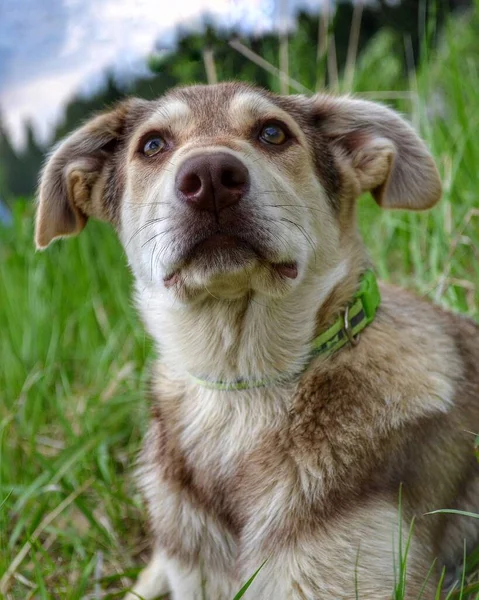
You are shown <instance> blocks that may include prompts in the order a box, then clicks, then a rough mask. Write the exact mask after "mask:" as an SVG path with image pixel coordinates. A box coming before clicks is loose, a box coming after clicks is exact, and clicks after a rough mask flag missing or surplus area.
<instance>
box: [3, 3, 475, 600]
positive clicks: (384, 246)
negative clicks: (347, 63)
mask: <svg viewBox="0 0 479 600" xmlns="http://www.w3.org/2000/svg"><path fill="white" fill-rule="evenodd" d="M478 20H479V19H478V17H477V12H476V14H474V15H472V16H471V15H469V16H467V17H463V18H461V19H457V20H455V21H451V22H450V24H449V26H448V30H447V32H446V33H445V39H444V41H443V44H442V45H441V46H440V48H439V50H438V51H437V53H436V54H434V55H431V56H426V57H425V59H424V63H423V65H422V67H421V68H420V69H419V70H418V72H417V74H416V75H415V77H414V78H411V79H410V81H409V82H407V86H406V83H405V82H404V87H405V89H406V87H407V90H408V91H409V92H410V94H409V95H408V96H407V99H406V100H404V99H400V100H397V102H395V103H396V106H397V107H398V108H400V109H402V110H403V111H405V112H408V113H409V114H410V116H411V117H412V119H413V121H415V122H418V123H419V124H420V126H421V130H422V133H423V135H424V137H425V138H426V139H427V141H428V143H429V146H430V147H431V149H432V151H433V154H434V155H435V156H436V157H437V161H438V165H439V168H440V171H441V175H442V178H443V181H444V183H445V185H444V199H443V201H442V202H441V203H440V204H439V205H438V206H437V207H436V208H435V209H433V210H432V211H430V212H429V213H427V214H407V213H402V212H395V213H385V212H381V211H380V209H378V208H377V207H376V205H375V204H374V202H373V201H372V200H370V199H363V200H362V201H361V206H360V227H361V231H362V233H363V236H364V238H365V241H366V243H367V245H368V247H369V249H370V251H371V255H372V257H373V259H374V261H375V263H376V265H377V268H378V271H379V274H380V275H381V277H383V278H385V279H389V280H393V281H396V282H398V283H400V284H402V285H405V286H407V287H409V288H412V289H415V290H417V291H418V292H419V293H420V294H423V295H428V296H430V297H431V298H433V299H434V300H435V301H436V302H438V303H440V304H442V305H444V306H446V307H448V308H451V309H453V310H456V311H461V312H465V313H468V314H470V315H472V316H473V317H475V318H476V319H477V318H478V317H479V285H478V281H479V189H478V178H477V169H478V165H479V113H478V111H477V97H476V96H477V90H478V89H479V69H478V67H477V64H479V62H478V60H477V59H478V57H479V42H477V34H476V32H477V31H478V28H479V23H478ZM387 44H388V40H387V35H386V34H381V36H379V37H378V39H377V40H373V42H372V44H371V47H370V49H368V51H367V52H366V54H365V55H363V57H361V59H360V60H359V62H358V63H357V65H356V71H355V73H354V82H355V83H354V84H353V85H354V89H355V90H357V91H359V92H364V91H368V90H369V91H370V90H375V91H379V92H381V91H384V89H383V88H381V87H380V86H381V82H382V79H381V77H380V76H379V75H378V73H379V74H380V73H381V69H383V70H384V74H385V77H384V81H385V82H387V85H389V84H390V78H389V79H388V77H387V75H388V73H389V71H388V68H389V67H388V64H389V63H388V60H389V61H392V60H393V57H392V56H389V55H388V54H387ZM384 57H386V58H385V59H384V60H385V63H384V64H383V63H382V62H381V60H380V59H383V58H384ZM391 68H392V67H391ZM294 75H295V74H294V73H292V76H294ZM32 217H33V210H32V205H31V203H28V202H27V203H21V202H19V203H18V204H17V206H16V210H15V218H14V225H13V227H12V228H9V229H6V230H2V231H0V332H1V333H0V356H1V359H2V360H1V362H0V582H1V583H0V590H2V591H0V598H1V597H2V593H3V596H4V597H5V598H6V599H7V600H16V599H28V598H41V599H49V598H61V599H65V600H74V599H80V598H100V597H102V598H116V597H121V590H122V589H124V588H125V587H126V586H128V585H130V584H131V581H132V579H134V577H135V576H136V574H137V572H138V570H139V567H140V565H141V564H142V559H143V558H144V556H146V554H147V551H148V542H147V535H146V533H145V531H143V529H142V524H143V523H144V522H145V520H144V516H145V515H144V510H143V507H142V504H141V499H140V498H139V496H138V494H137V492H136V490H135V487H134V484H133V482H132V478H131V477H130V474H131V468H132V464H133V462H134V457H135V455H136V453H137V450H138V448H139V444H140V441H141V439H142V434H143V432H144V430H145V424H146V420H147V412H148V409H147V406H146V403H145V398H144V395H143V389H144V385H145V380H146V378H147V376H148V375H147V373H148V363H149V361H150V360H151V357H152V348H151V343H150V341H149V339H148V338H147V336H146V335H145V333H144V331H143V328H142V326H141V324H140V323H139V320H138V318H137V316H136V314H135V311H134V309H133V307H132V305H131V301H130V295H129V290H130V284H131V277H130V275H129V273H128V270H127V268H126V263H125V259H124V255H123V252H122V251H121V249H120V246H119V244H118V242H117V241H116V239H115V238H114V235H113V233H112V232H111V231H110V230H109V229H108V227H106V226H104V225H102V224H99V223H90V224H89V225H88V227H87V229H86V231H85V232H84V233H83V234H82V235H81V236H80V237H79V238H77V239H74V240H71V241H68V242H62V243H60V244H56V245H54V246H53V247H52V248H50V249H49V250H48V251H47V252H45V253H42V254H39V253H35V251H34V249H33V245H32ZM26 324H28V326H26ZM476 433H477V432H476ZM438 508H448V507H438ZM407 547H408V544H407V543H405V549H406V550H407ZM406 550H405V551H406ZM476 554H477V553H476ZM400 556H402V554H400ZM400 563H401V565H403V571H404V568H405V561H404V560H403V558H401V560H400ZM476 566H477V565H476ZM466 575H467V576H468V577H469V575H470V573H469V572H468V573H466ZM7 576H8V577H7ZM7 580H8V585H7ZM467 585H468V583H467V580H466V581H465V582H464V588H465V589H466V591H463V592H461V593H460V594H459V593H458V594H459V595H457V596H456V597H457V598H464V599H466V598H476V600H477V599H478V598H479V591H478V590H477V588H475V589H474V588H473V587H470V588H469V591H470V593H468V592H467V589H468V587H467ZM405 588H407V577H406V579H405V574H404V572H402V575H401V577H400V580H399V582H398V586H397V589H396V591H395V592H394V598H395V600H401V599H402V598H404V597H405V592H404V589H405ZM471 590H472V591H471ZM474 594H476V595H474ZM238 597H239V596H238ZM425 600H429V599H425Z"/></svg>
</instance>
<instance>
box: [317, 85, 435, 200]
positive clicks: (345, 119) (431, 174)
mask: <svg viewBox="0 0 479 600" xmlns="http://www.w3.org/2000/svg"><path fill="white" fill-rule="evenodd" d="M312 102H313V112H314V118H315V126H316V128H317V129H318V130H319V131H320V133H321V136H322V137H325V138H326V140H327V141H328V142H329V145H330V147H331V150H332V151H333V154H334V155H335V157H336V160H338V161H339V162H340V164H341V165H343V166H345V167H346V169H347V171H348V172H349V173H350V174H351V175H352V177H353V180H354V181H353V185H354V191H355V193H356V194H357V195H359V194H361V193H363V192H367V191H369V192H371V194H372V195H373V197H374V199H375V200H376V202H377V203H378V204H379V205H380V206H382V207H384V208H408V209H411V210H423V209H426V208H430V207H431V206H433V205H434V204H435V203H436V202H437V201H438V200H439V198H440V197H441V181H440V179H439V174H438V172H437V169H436V165H435V164H434V161H433V159H432V157H431V155H430V153H429V152H428V150H427V148H426V146H425V144H424V142H423V141H422V140H421V139H420V138H419V137H418V135H417V134H416V132H415V131H414V130H413V128H412V127H411V126H410V125H409V124H408V123H406V121H404V120H403V119H402V118H401V117H400V116H399V115H398V114H397V113H396V112H394V111H393V110H391V109H389V108H386V107H385V106H382V105H381V104H376V103H374V102H367V101H364V100H355V99H352V98H348V97H345V98H333V97H329V96H315V97H313V98H312Z"/></svg>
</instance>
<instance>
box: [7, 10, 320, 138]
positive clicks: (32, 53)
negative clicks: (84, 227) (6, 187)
mask: <svg viewBox="0 0 479 600" xmlns="http://www.w3.org/2000/svg"><path fill="white" fill-rule="evenodd" d="M299 4H301V5H303V6H308V7H309V8H314V7H316V8H317V7H318V5H319V4H320V0H295V1H290V3H289V9H290V11H292V10H293V9H294V8H296V7H297V5H299ZM0 6H1V9H0V10H1V14H0V107H1V109H2V114H3V117H4V119H5V121H6V123H7V127H9V129H10V131H11V132H12V134H13V136H14V139H15V141H16V142H17V143H18V142H20V141H21V137H22V131H23V125H22V124H23V122H24V121H25V120H26V119H30V120H32V121H33V122H34V125H35V128H36V130H37V131H38V133H39V134H40V135H41V137H42V139H46V136H47V133H48V131H50V129H51V127H52V125H53V124H54V123H55V121H56V120H57V119H58V117H59V115H60V112H61V110H62V108H63V106H64V105H65V103H66V102H67V101H68V99H69V98H70V97H71V96H72V95H73V94H75V93H77V92H78V91H88V89H89V88H90V89H91V88H92V86H94V85H95V84H98V81H99V80H100V78H101V77H102V74H103V73H104V72H105V70H106V69H107V68H109V67H112V68H115V70H117V71H119V72H125V71H126V72H130V73H132V74H135V73H138V72H139V71H140V70H141V69H144V64H145V61H144V57H146V56H147V55H148V54H149V53H150V52H151V51H152V50H153V49H154V47H155V43H156V42H158V41H159V43H160V44H161V45H165V46H170V45H171V44H172V43H173V41H174V32H175V29H176V27H177V26H178V25H179V24H182V25H185V24H188V25H189V26H195V25H199V24H200V23H201V16H202V15H203V14H205V13H208V14H209V15H211V16H212V17H213V18H214V19H215V21H217V22H220V23H222V24H224V25H226V26H227V27H240V28H241V29H243V30H246V31H253V32H254V31H256V32H259V31H260V30H264V29H270V28H272V27H273V26H274V25H275V24H276V23H277V21H278V4H277V2H276V0H41V1H40V0H21V1H19V0H1V3H0Z"/></svg>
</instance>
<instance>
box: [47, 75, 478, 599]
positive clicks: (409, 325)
mask: <svg viewBox="0 0 479 600" xmlns="http://www.w3.org/2000/svg"><path fill="white" fill-rule="evenodd" d="M366 191H369V192H371V193H372V194H373V196H374V198H375V199H376V201H377V202H378V203H379V204H380V205H381V206H383V207H384V208H409V209H412V210H420V209H426V208H429V207H431V206H433V205H434V204H435V203H436V202H437V201H438V199H439V197H440V191H441V190H440V181H439V177H438V174H437V171H436V168H435V166H434V163H433V160H432V159H431V156H430V155H429V153H428V152H427V150H426V148H425V147H424V145H423V143H422V142H421V141H420V140H419V138H418V137H417V136H416V134H415V133H414V132H413V130H412V129H411V128H410V127H409V126H408V125H407V124H406V123H405V122H404V121H403V120H402V119H401V118H400V117H398V115H396V114H395V113H394V112H392V111H391V110H389V109H387V108H385V107H383V106H379V105H376V104H373V103H370V102H363V101H359V100H354V99H351V98H333V97H330V96H324V95H319V96H315V97H313V98H305V97H301V96H293V97H279V96H275V95H272V94H269V93H267V92H264V91H262V90H258V89H255V88H252V87H249V86H246V85H243V84H223V85H217V86H198V87H191V88H183V89H177V90H174V91H172V92H171V93H169V94H168V95H167V96H165V97H163V98H160V99H159V100H158V101H155V102H146V101H142V100H136V99H131V100H128V101H125V102H123V103H121V104H119V105H118V106H117V107H116V108H115V109H114V110H112V111H111V112H108V113H106V114H103V115H100V116H98V117H96V118H94V119H93V120H92V121H90V122H89V123H87V124H86V125H85V126H84V127H82V128H81V129H79V130H78V131H76V132H75V133H73V134H72V135H71V136H70V137H69V138H68V139H66V140H65V141H64V142H63V143H62V144H61V145H60V146H59V147H58V148H57V149H56V150H55V152H54V153H53V155H52V156H51V158H50V160H49V161H48V164H47V165H46V168H45V171H44V173H43V177H42V182H41V187H40V201H39V208H38V215H37V226H36V242H37V245H38V247H40V248H43V247H45V246H47V245H48V244H49V243H50V242H51V241H52V240H53V239H54V238H56V237H59V236H66V235H72V234H76V233H78V232H80V231H81V229H83V227H84V226H85V223H86V220H87V218H88V217H89V216H94V217H98V218H100V219H104V220H107V221H109V222H111V223H112V224H113V225H114V227H115V228H116V229H117V231H118V234H119V236H120V238H121V240H122V242H123V244H124V247H125V251H126V253H127V256H128V259H129V262H130V265H131V268H132V270H133V272H134V275H135V279H136V298H137V303H138V306H139V309H140V311H141V313H142V315H143V318H144V321H145V323H146V326H147V328H148V330H149V332H150V333H151V335H152V337H153V338H154V340H155V342H156V343H157V345H158V351H159V355H160V358H159V359H158V361H157V364H156V368H155V372H154V380H153V388H152V422H151V426H150V430H149V433H148V435H147V439H146V442H145V446H144V451H143V454H142V461H141V467H140V473H139V479H140V484H141V487H142V489H143V492H144V495H145V497H146V501H147V505H148V510H149V513H150V519H151V525H152V529H153V532H154V543H155V550H154V554H153V558H152V561H151V563H150V565H149V566H148V567H147V569H145V571H144V572H143V574H142V575H141V577H140V579H139V582H138V584H137V586H136V587H135V593H134V594H133V595H132V596H130V597H132V598H133V597H135V598H137V597H143V598H146V599H150V598H154V597H156V596H157V595H159V594H161V593H165V592H166V591H168V590H169V591H170V592H171V594H172V598H173V599H174V600H193V599H196V598H197V599H200V598H202V597H206V598H208V599H210V600H231V598H232V597H233V596H234V594H235V593H236V592H237V591H238V590H239V588H240V587H241V585H242V583H244V582H245V581H246V580H247V579H248V578H249V577H250V576H251V575H252V574H253V573H254V572H255V571H256V569H258V567H260V566H261V565H262V564H263V563H264V566H263V568H262V569H261V571H260V572H259V574H258V576H257V577H256V579H255V580H254V582H253V584H252V585H251V587H250V588H249V590H248V592H247V593H246V596H245V597H246V598H254V599H256V600H258V599H262V600H265V599H267V600H283V599H294V600H300V599H301V600H304V599H308V600H309V599H332V600H337V599H347V600H353V599H354V598H356V592H357V597H358V598H360V599H368V600H375V599H376V600H380V599H381V600H383V599H386V598H390V597H391V593H392V591H393V588H394V581H395V578H397V577H398V573H397V571H398V564H399V558H400V557H399V556H398V546H399V538H400V537H402V540H403V547H404V546H405V545H406V540H407V538H408V533H409V529H410V525H411V522H412V520H413V518H415V526H414V535H413V537H412V541H411V545H410V549H409V555H408V570H407V587H406V596H405V597H407V598H411V599H412V598H417V597H418V596H419V593H420V590H421V589H423V586H424V594H423V597H424V598H425V599H426V600H430V599H431V598H433V597H434V593H435V592H434V590H435V589H436V585H437V575H436V571H434V570H433V574H432V575H431V576H430V577H429V580H428V582H427V583H425V580H426V575H427V572H428V569H429V568H430V566H431V565H432V563H433V561H434V560H435V559H437V565H438V566H439V567H441V566H442V565H443V564H448V565H449V564H451V565H453V564H454V563H455V561H457V560H459V561H460V557H461V556H462V553H463V540H464V539H466V540H467V543H468V548H471V547H472V544H473V542H474V541H477V539H478V529H477V522H476V521H473V520H472V519H469V520H468V519H466V518H464V517H458V516H450V517H447V516H444V515H425V513H426V512H428V511H432V510H434V509H439V508H460V509H466V510H476V511H477V510H478V509H479V469H478V465H477V464H476V463H475V459H474V454H473V444H474V437H473V436H471V434H470V433H469V432H470V431H471V430H472V431H476V432H477V431H479V330H478V328H477V326H476V325H475V324H474V323H472V322H471V321H468V320H467V319H465V318H461V317H458V316H454V315H451V314H449V313H446V312H444V311H442V310H440V309H439V308H436V307H434V306H431V305H430V304H429V303H428V302H425V301H423V300H420V299H418V298H415V297H414V296H412V295H410V294H409V293H406V292H404V291H401V290H400V289H396V288H394V287H392V286H389V285H384V286H381V294H382V302H381V304H380V306H379V308H378V309H377V312H376V308H377V304H378V301H379V296H378V293H377V291H376V288H375V281H374V277H373V276H372V274H371V273H370V272H369V271H368V266H369V261H368V257H367V254H366V251H365V249H364V247H363V244H362V242H361V240H360V238H359V236H358V233H357V229H356V222H355V212H356V199H357V197H358V196H359V195H360V194H361V193H363V192H366ZM358 332H360V334H359V337H358ZM346 342H347V343H346ZM401 484H402V520H401V521H400V522H399V519H398V494H399V489H400V486H401ZM265 561H266V562H265ZM202 594H203V595H202Z"/></svg>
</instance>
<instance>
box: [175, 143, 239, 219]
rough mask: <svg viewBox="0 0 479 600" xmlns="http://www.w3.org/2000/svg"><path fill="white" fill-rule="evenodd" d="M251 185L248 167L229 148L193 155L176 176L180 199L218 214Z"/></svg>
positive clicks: (233, 202)
mask: <svg viewBox="0 0 479 600" xmlns="http://www.w3.org/2000/svg"><path fill="white" fill-rule="evenodd" d="M248 188H249V172H248V169H247V168H246V166H245V165H244V164H243V163H242V162H241V161H240V160H239V159H237V158H236V157H234V156H233V155H231V154H227V153H226V152H217V153H214V154H205V155H202V156H193V157H191V158H189V159H187V160H185V162H184V163H183V164H182V165H181V167H180V170H179V171H178V174H177V176H176V194H177V196H178V198H179V199H180V200H182V201H184V202H186V203H187V204H189V205H190V206H191V207H192V208H196V209H197V210H206V211H209V212H214V213H216V214H218V213H219V212H220V211H221V210H223V209H224V208H226V207H228V206H232V205H233V204H236V203H237V202H239V201H240V200H241V198H243V196H244V195H245V194H246V192H247V191H248Z"/></svg>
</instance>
